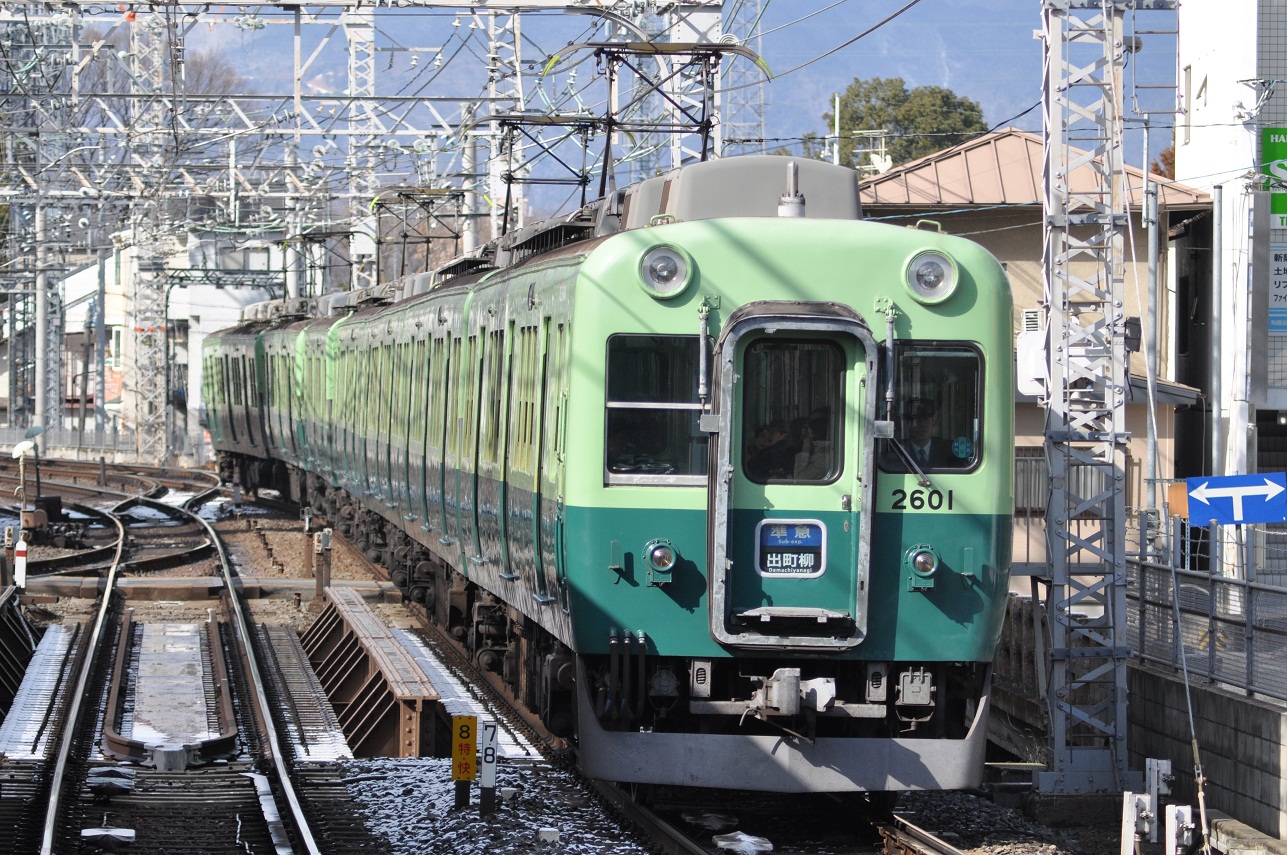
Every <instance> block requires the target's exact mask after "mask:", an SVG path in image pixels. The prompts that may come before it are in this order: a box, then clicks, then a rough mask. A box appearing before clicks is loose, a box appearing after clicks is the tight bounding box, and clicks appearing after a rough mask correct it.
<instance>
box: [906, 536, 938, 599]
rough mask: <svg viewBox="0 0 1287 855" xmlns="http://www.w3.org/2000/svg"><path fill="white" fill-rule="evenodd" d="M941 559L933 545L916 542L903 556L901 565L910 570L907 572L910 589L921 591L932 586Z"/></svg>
mask: <svg viewBox="0 0 1287 855" xmlns="http://www.w3.org/2000/svg"><path fill="white" fill-rule="evenodd" d="M941 563H942V562H941V560H940V559H939V556H938V551H937V550H936V549H934V547H932V546H929V545H927V544H924V543H918V544H916V545H915V546H913V547H912V548H911V549H909V550H907V552H906V553H905V554H904V556H903V566H905V567H906V568H907V569H908V570H910V571H911V572H910V573H908V574H907V586H908V589H909V590H912V591H923V590H926V589H928V588H932V587H934V576H935V574H936V573H937V572H938V567H939V564H941Z"/></svg>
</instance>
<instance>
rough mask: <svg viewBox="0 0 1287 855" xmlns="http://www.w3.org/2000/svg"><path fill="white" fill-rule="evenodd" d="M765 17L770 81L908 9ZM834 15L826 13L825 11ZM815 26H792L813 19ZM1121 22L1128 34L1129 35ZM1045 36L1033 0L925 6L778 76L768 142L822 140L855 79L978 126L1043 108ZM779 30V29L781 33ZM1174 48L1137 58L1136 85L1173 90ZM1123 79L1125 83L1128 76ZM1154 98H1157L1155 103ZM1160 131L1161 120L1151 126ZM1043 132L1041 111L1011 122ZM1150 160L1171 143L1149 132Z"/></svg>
mask: <svg viewBox="0 0 1287 855" xmlns="http://www.w3.org/2000/svg"><path fill="white" fill-rule="evenodd" d="M761 3H762V5H763V6H765V14H764V19H763V24H762V27H761V30H762V31H763V32H765V33H767V35H765V36H764V37H763V41H762V53H763V55H764V57H765V59H766V61H767V62H768V63H769V66H770V68H771V69H772V70H773V71H774V73H775V74H781V73H782V72H785V71H787V70H788V69H790V68H793V67H795V66H797V65H800V64H802V63H806V62H808V61H809V60H811V59H813V58H815V57H817V56H819V55H821V54H823V53H825V52H826V51H827V50H829V49H831V48H833V47H835V46H836V45H839V44H842V43H844V42H845V41H848V40H849V39H850V38H853V37H854V36H855V35H857V34H859V33H861V32H862V31H864V30H866V29H868V28H869V27H871V26H873V25H874V24H877V23H878V22H879V21H881V20H882V19H884V18H885V17H887V16H888V15H890V14H891V13H893V12H895V11H896V10H898V9H899V8H901V7H903V6H904V5H906V0H848V2H842V3H840V4H839V5H836V4H834V0H792V2H784V0H761ZM828 7H832V8H828ZM815 12H816V13H817V14H816V15H815V16H814V17H809V18H807V19H806V20H802V21H799V22H798V23H791V22H793V21H796V20H797V19H800V18H805V16H807V15H809V14H810V13H815ZM1130 23H1131V22H1130V21H1128V29H1129V28H1130ZM1138 26H1139V28H1140V29H1144V28H1148V29H1155V30H1162V29H1173V28H1174V16H1173V14H1171V13H1168V12H1148V13H1141V16H1140V20H1139V23H1138ZM1041 27H1042V19H1041V2H1040V0H922V2H920V3H919V4H917V5H915V6H913V7H912V8H910V9H908V10H907V11H906V12H904V13H903V14H901V15H900V16H898V17H897V18H895V19H894V20H892V21H890V22H889V23H887V24H885V25H883V26H881V27H880V28H879V29H877V30H876V31H875V32H873V33H872V34H871V35H868V36H866V37H864V38H863V39H861V40H859V41H858V42H856V43H854V44H853V45H850V46H849V47H846V48H844V49H843V50H841V51H840V52H838V53H836V54H834V55H832V56H830V57H827V58H825V59H822V60H820V61H818V62H816V63H813V64H811V65H809V66H807V67H806V68H804V69H801V70H800V71H795V72H791V73H787V74H784V75H783V76H782V77H781V78H779V79H776V80H775V81H774V82H773V83H771V84H769V87H768V92H769V102H770V103H769V108H768V117H769V126H770V133H771V134H773V135H775V136H784V137H787V136H798V135H799V134H800V133H803V132H804V131H806V130H813V131H816V132H819V133H822V132H825V129H824V128H823V126H822V119H821V116H822V114H823V113H824V112H828V111H829V110H830V98H831V96H832V94H833V93H835V92H837V91H841V90H843V89H844V87H845V86H846V85H848V83H849V82H850V81H852V80H853V78H855V77H860V78H870V77H902V78H903V79H904V80H906V81H907V85H908V87H909V88H911V87H916V86H944V87H947V88H949V89H952V90H953V91H954V92H956V93H957V94H958V95H961V96H965V97H968V98H971V99H973V100H975V101H977V102H979V104H980V105H981V106H982V107H983V115H984V120H985V121H986V122H987V123H988V124H989V125H990V126H993V125H997V124H999V123H1001V122H1003V121H1005V120H1006V119H1009V118H1011V117H1013V116H1016V115H1018V114H1020V113H1022V112H1023V111H1025V110H1027V109H1028V108H1029V107H1032V105H1033V104H1035V103H1037V102H1038V101H1039V100H1040V98H1041V88H1042V42H1041V41H1040V40H1039V39H1037V38H1034V37H1033V33H1034V32H1039V31H1040V30H1041ZM778 28H781V29H778ZM1174 51H1175V46H1174V39H1173V38H1171V37H1167V36H1150V37H1147V38H1146V42H1145V46H1144V50H1143V51H1142V52H1141V53H1140V54H1139V59H1138V61H1139V63H1140V65H1139V72H1138V75H1139V76H1138V78H1137V79H1138V80H1140V81H1141V82H1149V83H1156V82H1161V81H1162V80H1163V79H1165V80H1166V82H1167V83H1173V82H1174V64H1175V58H1174V57H1175V54H1174ZM1126 79H1127V80H1128V82H1129V80H1130V79H1131V75H1130V74H1127V76H1126ZM1155 97H1156V94H1155ZM1156 121H1157V122H1159V123H1162V124H1165V123H1166V121H1167V120H1166V118H1159V119H1157V120H1156ZM1012 124H1014V125H1015V126H1017V127H1020V128H1023V129H1024V130H1030V131H1034V132H1040V131H1041V108H1040V107H1039V106H1038V107H1037V108H1036V109H1034V110H1032V111H1031V112H1029V113H1028V114H1027V115H1025V116H1023V117H1022V118H1019V119H1016V120H1014V121H1013V122H1012ZM1153 138H1154V141H1155V142H1156V141H1158V140H1160V144H1154V145H1153V146H1151V148H1152V150H1153V154H1154V156H1156V153H1157V152H1158V151H1160V150H1161V149H1162V148H1164V147H1165V146H1166V144H1167V143H1168V142H1169V133H1167V132H1166V131H1165V130H1163V131H1155V132H1154V134H1153ZM1125 146H1126V154H1127V160H1128V162H1130V163H1132V164H1135V165H1138V164H1139V162H1140V161H1141V159H1142V157H1143V152H1142V146H1143V137H1142V133H1141V132H1139V131H1137V130H1132V131H1131V132H1129V133H1128V134H1127V136H1126V141H1125Z"/></svg>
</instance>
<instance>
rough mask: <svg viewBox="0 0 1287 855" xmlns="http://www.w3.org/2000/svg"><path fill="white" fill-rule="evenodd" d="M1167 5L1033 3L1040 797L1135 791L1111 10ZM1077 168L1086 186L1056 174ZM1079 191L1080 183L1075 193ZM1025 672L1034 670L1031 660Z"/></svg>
mask: <svg viewBox="0 0 1287 855" xmlns="http://www.w3.org/2000/svg"><path fill="white" fill-rule="evenodd" d="M1174 7H1175V4H1174V2H1172V1H1171V0H1141V2H1139V3H1138V4H1137V3H1136V2H1135V0H1122V1H1120V2H1105V0H1046V2H1045V4H1044V8H1043V16H1044V39H1045V89H1044V96H1043V102H1044V107H1045V132H1046V145H1045V174H1044V179H1045V248H1044V258H1043V268H1044V271H1045V309H1046V320H1047V366H1048V371H1049V375H1048V385H1047V390H1046V391H1047V400H1046V402H1045V403H1046V430H1045V434H1046V442H1045V453H1046V460H1047V463H1048V465H1049V467H1050V499H1049V505H1048V507H1047V512H1046V541H1047V560H1048V562H1049V569H1050V577H1049V579H1047V580H1045V581H1046V582H1047V583H1048V585H1049V588H1048V596H1047V598H1046V602H1045V609H1046V615H1047V619H1048V621H1049V625H1050V633H1051V638H1050V650H1049V658H1050V682H1049V686H1048V693H1047V703H1048V707H1049V713H1050V733H1049V742H1050V748H1051V755H1052V762H1053V768H1052V770H1051V771H1049V772H1045V773H1041V774H1040V775H1039V776H1038V784H1039V786H1040V788H1041V789H1042V790H1046V791H1050V792H1094V791H1103V790H1116V791H1120V790H1123V789H1136V788H1138V786H1139V784H1140V783H1141V780H1140V773H1139V772H1138V771H1135V772H1132V771H1130V769H1129V755H1128V752H1127V744H1126V736H1127V731H1126V726H1127V717H1126V701H1127V688H1126V665H1127V662H1128V661H1129V659H1130V658H1131V655H1132V652H1131V651H1130V649H1129V648H1128V647H1127V645H1126V639H1127V615H1126V543H1125V529H1126V463H1127V461H1126V456H1127V445H1128V442H1129V440H1130V434H1129V433H1128V432H1127V430H1126V395H1127V388H1128V387H1127V384H1128V383H1129V377H1128V373H1127V364H1126V318H1125V315H1124V311H1123V305H1124V281H1123V280H1124V269H1125V257H1124V249H1123V246H1124V236H1125V230H1126V226H1127V218H1128V217H1129V209H1128V202H1127V195H1126V180H1125V164H1124V160H1123V154H1122V135H1123V128H1124V125H1123V112H1124V108H1123V83H1122V70H1123V68H1124V64H1125V42H1124V39H1123V20H1122V15H1123V12H1124V11H1125V10H1127V9H1134V8H1140V9H1168V8H1170V9H1173V8H1174ZM1074 170H1076V171H1078V173H1079V175H1080V174H1082V173H1083V172H1084V173H1086V174H1089V175H1090V176H1091V177H1092V179H1093V180H1091V181H1090V182H1089V183H1085V182H1082V181H1079V182H1078V187H1077V188H1076V189H1074V187H1073V181H1072V175H1073V172H1074ZM1083 184H1085V186H1083ZM1038 667H1042V663H1041V662H1038Z"/></svg>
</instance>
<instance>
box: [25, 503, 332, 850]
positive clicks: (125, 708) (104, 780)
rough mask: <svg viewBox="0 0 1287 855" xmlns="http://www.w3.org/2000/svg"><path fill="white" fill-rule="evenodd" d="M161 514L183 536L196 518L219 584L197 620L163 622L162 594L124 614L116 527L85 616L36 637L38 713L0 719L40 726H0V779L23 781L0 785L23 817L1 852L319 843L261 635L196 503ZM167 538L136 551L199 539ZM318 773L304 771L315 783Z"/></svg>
mask: <svg viewBox="0 0 1287 855" xmlns="http://www.w3.org/2000/svg"><path fill="white" fill-rule="evenodd" d="M139 507H145V508H148V509H149V511H150V512H152V513H153V514H155V515H156V518H155V519H153V520H152V521H151V524H152V525H153V526H155V524H156V523H157V522H158V521H159V520H160V519H161V518H162V517H161V513H162V509H161V508H160V507H158V506H157V505H156V504H154V503H151V502H150V501H149V500H144V499H139V498H136V499H133V500H130V502H128V503H122V504H121V505H119V506H118V513H117V514H116V516H117V518H120V517H121V516H124V515H125V513H126V512H129V511H134V512H136V511H137V509H138V508H139ZM165 513H166V516H165V517H164V519H165V520H167V521H168V520H170V519H172V518H173V515H174V514H176V513H185V514H187V516H188V519H187V521H186V522H185V523H184V526H185V528H187V529H188V534H185V535H184V537H187V538H191V537H195V535H193V534H192V532H196V531H198V530H200V531H202V532H203V533H202V535H201V539H202V540H204V542H205V547H204V549H206V550H209V549H214V550H215V551H217V553H218V555H219V559H220V560H219V563H220V568H221V574H222V585H223V591H224V596H223V598H222V599H221V600H220V601H218V602H217V603H216V608H211V609H209V612H208V613H207V614H205V615H202V616H203V617H206V620H205V621H200V620H186V621H181V620H176V619H175V618H174V616H173V610H174V608H175V604H172V603H170V604H166V606H164V607H162V608H160V609H157V608H155V607H150V606H149V605H148V604H145V603H141V602H138V601H134V600H131V601H130V602H129V605H132V606H133V607H134V612H133V613H131V612H130V610H128V609H127V608H126V605H127V603H126V602H125V601H124V599H123V597H122V595H121V588H120V584H119V583H120V580H121V578H122V576H123V575H124V572H125V568H126V566H127V565H126V562H125V561H124V560H123V558H124V553H125V550H126V540H125V539H124V538H122V539H121V540H120V541H118V544H117V554H116V556H115V558H116V560H115V561H114V562H113V564H112V566H111V568H110V570H109V571H108V572H107V583H106V588H105V590H104V592H103V595H102V597H101V599H100V600H99V603H98V607H97V610H96V613H95V615H94V617H93V619H92V620H88V621H86V622H84V623H83V624H76V625H73V626H71V627H66V626H65V627H60V628H59V629H58V630H57V631H52V630H51V632H50V633H48V636H49V638H50V639H52V640H51V641H48V642H46V640H45V639H42V641H41V647H42V648H43V647H46V646H48V647H50V650H49V651H47V652H46V653H44V654H38V656H37V659H36V667H38V668H43V669H44V670H45V673H44V674H43V675H41V679H42V681H43V682H47V683H49V684H50V686H51V688H50V689H49V691H48V692H46V693H45V697H44V698H43V703H42V699H41V698H39V697H36V698H32V699H30V700H29V701H27V700H24V702H30V703H31V704H33V710H39V712H33V714H32V715H30V716H25V715H23V714H21V713H20V714H19V715H12V714H11V715H9V716H7V717H6V723H9V722H10V721H13V722H19V721H20V720H22V719H23V718H30V719H31V720H33V721H35V722H36V723H37V724H36V726H35V727H34V728H31V729H30V730H29V732H26V733H9V734H8V735H7V739H8V742H6V743H5V748H4V751H5V753H6V754H7V756H6V758H5V760H4V762H3V764H2V765H0V776H2V777H0V780H2V781H6V782H7V783H13V782H19V781H21V782H24V784H23V786H18V787H15V786H8V785H7V786H5V787H4V788H3V789H0V816H5V817H12V818H13V822H14V824H13V825H12V826H11V827H13V828H18V829H24V831H22V832H20V833H19V834H18V835H17V837H16V838H15V839H14V840H12V848H11V849H10V850H9V851H13V852H41V853H53V852H76V851H84V847H86V846H88V847H90V848H91V851H92V849H95V848H97V849H111V848H113V847H116V846H120V845H124V844H126V843H128V844H129V845H130V851H133V852H140V851H144V852H145V851H153V852H248V851H249V852H268V851H279V852H280V851H294V852H320V851H321V850H320V848H319V846H318V844H317V843H316V841H315V839H314V837H313V834H312V832H311V830H310V825H309V821H308V819H307V817H306V816H305V812H304V810H303V807H302V805H301V801H300V798H299V796H298V795H297V793H296V792H295V788H294V785H293V782H292V778H291V776H290V774H289V769H288V767H287V765H286V753H285V751H284V749H283V747H282V745H281V744H280V743H279V742H278V737H277V733H276V725H275V723H274V722H275V713H274V710H273V706H272V704H271V703H270V701H269V699H268V694H269V690H268V689H267V688H266V687H265V681H264V679H263V677H262V669H261V667H260V664H259V661H258V654H257V652H256V648H257V645H258V638H257V637H256V634H255V633H253V632H252V628H251V626H250V624H249V622H248V621H247V619H246V616H245V614H244V609H243V605H242V603H241V602H240V600H239V598H238V597H237V596H235V594H234V593H233V592H235V590H236V581H235V579H234V578H233V575H232V573H233V571H232V567H231V565H230V562H229V561H228V556H227V554H226V552H225V551H224V550H223V549H222V545H221V544H220V543H219V540H218V538H217V537H216V536H215V533H214V532H213V530H212V529H210V527H209V526H208V525H207V524H206V523H205V522H204V521H202V520H200V518H199V517H197V515H195V514H193V513H191V512H190V511H182V512H179V511H177V510H176V509H174V508H170V509H169V510H168V511H166V512H165ZM123 527H125V526H124V525H123ZM168 527H170V528H173V525H172V524H171V525H169V526H168ZM166 539H167V541H168V543H167V545H166V546H165V547H161V548H154V549H153V550H152V551H159V552H161V553H163V555H162V556H156V555H153V556H150V557H149V559H148V560H149V561H153V562H155V561H164V562H173V561H175V560H176V555H182V556H185V557H191V556H192V555H194V554H198V553H200V552H201V549H194V548H192V547H191V545H187V546H184V547H183V548H181V549H179V550H178V552H176V551H175V550H174V549H173V543H172V541H173V539H174V538H173V535H172V534H167V536H166ZM167 610H168V612H167ZM197 611H198V612H201V611H204V610H203V609H200V608H198V609H197ZM28 682H38V681H36V680H31V681H27V682H24V688H25V687H26V686H27V684H28ZM37 694H38V693H37ZM10 730H11V731H12V730H13V728H12V727H11V728H10ZM15 749H18V750H15ZM325 775H326V773H325V772H324V771H320V770H313V771H312V778H313V780H314V782H315V783H316V782H317V781H318V780H319V779H322V778H325ZM38 815H39V816H38Z"/></svg>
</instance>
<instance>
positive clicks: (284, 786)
mask: <svg viewBox="0 0 1287 855" xmlns="http://www.w3.org/2000/svg"><path fill="white" fill-rule="evenodd" d="M215 492H217V491H216V490H214V489H212V490H207V491H206V492H205V493H202V494H199V495H198V496H194V497H193V498H191V499H189V500H188V501H186V502H184V503H183V507H184V509H185V510H188V511H189V512H191V513H192V517H193V519H195V520H196V521H197V522H198V523H200V524H201V526H202V527H203V528H204V529H205V530H206V533H207V534H208V535H209V536H210V538H211V539H212V540H213V542H214V546H215V551H216V552H217V553H218V554H219V567H220V572H222V574H223V580H224V585H225V586H227V591H228V607H229V611H230V613H231V614H232V617H233V620H234V621H235V623H236V625H237V634H238V637H239V638H241V639H242V641H243V644H244V649H245V656H246V667H247V668H248V669H249V671H250V682H251V683H252V684H253V686H254V690H255V706H256V712H257V713H258V716H259V720H260V721H261V722H263V724H264V732H265V735H266V737H267V739H268V748H269V754H271V755H272V756H271V759H272V764H273V769H274V770H275V771H276V773H277V779H278V783H279V785H280V786H281V793H282V796H283V797H284V798H285V799H286V803H287V806H288V807H289V808H290V815H291V819H292V820H293V822H294V828H295V831H296V832H297V833H298V835H299V842H300V844H302V845H303V846H304V847H305V850H306V851H307V852H308V853H310V855H321V849H320V848H318V845H317V841H316V840H314V839H313V832H312V829H311V828H310V827H309V824H308V819H307V817H305V816H304V808H303V806H302V805H301V804H300V800H299V796H298V794H297V793H296V792H295V786H294V784H293V782H292V781H291V777H290V770H289V769H288V768H287V767H286V759H285V757H286V755H285V753H284V752H283V751H282V747H281V743H280V742H279V741H278V739H277V729H276V728H275V727H274V726H273V715H272V708H271V706H270V704H269V703H268V695H267V694H266V693H265V692H264V678H263V674H262V672H261V671H260V667H259V660H258V658H257V657H256V656H255V648H254V645H253V644H252V643H251V641H252V639H251V634H250V627H249V624H248V623H247V621H246V615H245V613H244V611H243V609H242V607H241V600H240V599H239V598H238V597H237V588H236V585H235V580H234V578H233V572H232V559H231V558H230V557H229V555H228V550H227V547H225V546H224V543H223V541H222V540H221V539H220V538H219V536H218V535H217V534H216V533H215V530H214V528H213V527H212V526H211V525H210V524H209V523H208V522H206V521H205V520H204V519H202V518H201V517H200V516H198V515H197V514H196V513H195V512H192V511H191V509H192V508H193V507H196V506H197V505H199V504H201V502H202V501H205V499H206V498H208V497H209V496H210V495H212V494H213V493H215Z"/></svg>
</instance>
